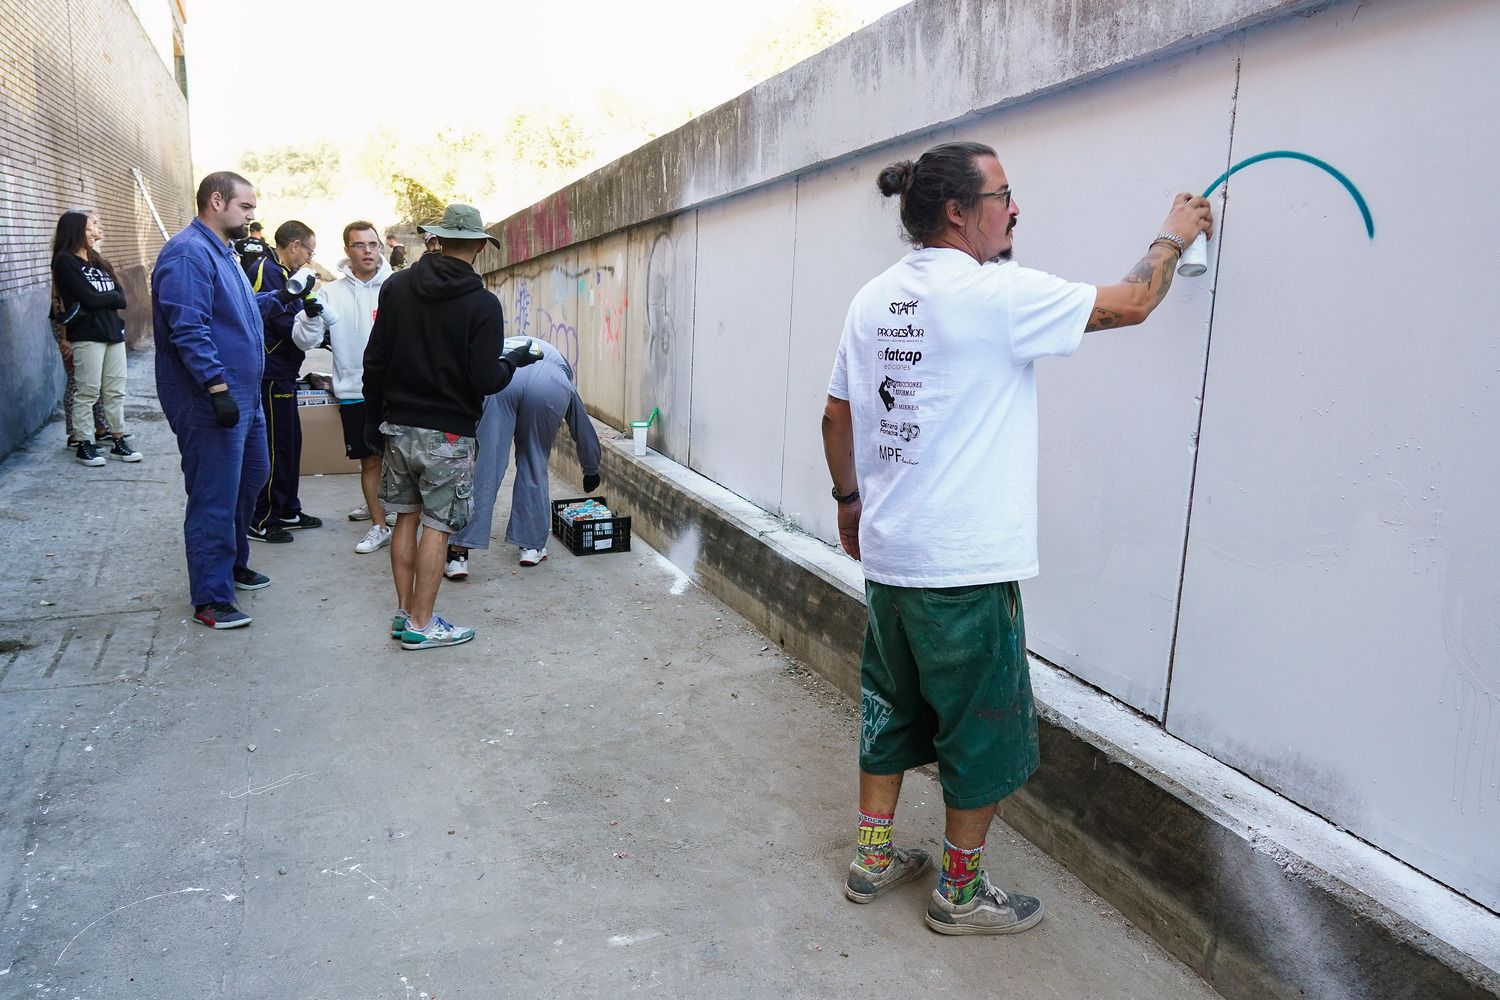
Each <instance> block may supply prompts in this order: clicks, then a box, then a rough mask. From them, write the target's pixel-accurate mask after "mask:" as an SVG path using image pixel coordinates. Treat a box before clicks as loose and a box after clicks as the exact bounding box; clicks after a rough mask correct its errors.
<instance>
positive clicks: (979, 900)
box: [927, 872, 1047, 934]
mask: <svg viewBox="0 0 1500 1000" xmlns="http://www.w3.org/2000/svg"><path fill="white" fill-rule="evenodd" d="M1046 915H1047V908H1046V907H1044V906H1043V905H1042V901H1041V900H1040V899H1037V898H1036V897H1035V896H1023V895H1021V894H1020V893H1019V892H1006V891H1004V890H1003V889H998V888H996V887H995V886H994V885H992V884H991V883H990V875H989V872H980V873H979V890H978V891H977V892H975V893H974V898H973V899H971V900H969V901H968V902H967V903H965V904H964V905H962V906H955V905H954V904H953V903H950V902H948V900H947V899H945V898H944V897H943V894H942V893H940V892H938V891H937V890H936V889H934V890H932V898H930V899H929V900H928V901H927V926H928V927H931V928H932V929H933V930H935V931H937V932H938V933H939V934H1019V933H1020V932H1021V931H1024V930H1027V929H1028V928H1031V927H1035V926H1036V925H1037V924H1039V923H1041V920H1042V917H1044V916H1046Z"/></svg>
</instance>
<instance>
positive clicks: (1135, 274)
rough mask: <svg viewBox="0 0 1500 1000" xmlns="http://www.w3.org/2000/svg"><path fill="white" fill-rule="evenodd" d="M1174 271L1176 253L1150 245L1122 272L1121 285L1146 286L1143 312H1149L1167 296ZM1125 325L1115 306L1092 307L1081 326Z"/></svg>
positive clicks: (1090, 329) (1107, 327) (1092, 328)
mask: <svg viewBox="0 0 1500 1000" xmlns="http://www.w3.org/2000/svg"><path fill="white" fill-rule="evenodd" d="M1176 270H1177V254H1175V253H1173V252H1172V251H1171V250H1168V249H1167V248H1166V247H1163V246H1155V245H1153V246H1152V247H1151V248H1150V249H1149V250H1147V251H1146V256H1144V257H1142V258H1141V259H1140V260H1139V261H1137V262H1136V265H1135V267H1133V268H1131V269H1130V273H1129V274H1127V275H1125V277H1124V278H1123V279H1122V280H1121V284H1125V285H1145V286H1146V292H1147V294H1148V296H1149V303H1148V304H1147V305H1146V312H1147V313H1150V312H1151V311H1152V310H1153V309H1155V308H1156V307H1157V306H1158V305H1160V304H1161V300H1162V299H1164V298H1166V297H1167V289H1169V288H1171V287H1172V275H1173V274H1175V273H1176ZM1138 322H1140V320H1139V319H1132V320H1129V323H1138ZM1126 325H1128V323H1127V320H1126V317H1125V314H1124V313H1122V312H1119V311H1117V310H1114V309H1104V308H1101V307H1099V306H1095V307H1094V312H1093V314H1092V315H1090V316H1089V321H1088V325H1087V326H1085V327H1084V331H1085V332H1086V333H1093V332H1094V331H1095V330H1110V329H1113V328H1115V327H1117V326H1126Z"/></svg>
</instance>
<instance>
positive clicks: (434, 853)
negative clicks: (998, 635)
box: [0, 355, 1215, 1000]
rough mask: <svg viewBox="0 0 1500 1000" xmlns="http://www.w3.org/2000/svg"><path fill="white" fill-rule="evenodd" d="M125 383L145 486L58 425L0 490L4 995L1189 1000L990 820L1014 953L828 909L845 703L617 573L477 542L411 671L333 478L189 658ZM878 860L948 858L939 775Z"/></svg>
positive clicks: (913, 802) (1179, 978)
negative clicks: (248, 590) (1028, 895)
mask: <svg viewBox="0 0 1500 1000" xmlns="http://www.w3.org/2000/svg"><path fill="white" fill-rule="evenodd" d="M150 360H151V359H150V357H149V355H135V356H133V357H132V359H131V379H132V396H131V399H130V407H129V414H130V416H131V419H132V420H133V423H134V427H135V430H136V434H137V441H138V446H139V447H140V448H141V449H142V451H144V452H145V454H146V460H145V461H144V462H142V463H141V464H138V465H124V464H122V463H118V462H111V463H110V464H109V465H108V466H106V467H104V468H101V469H89V468H84V467H82V466H79V465H77V464H76V463H75V462H73V461H72V458H71V455H70V454H69V453H67V452H65V451H64V449H63V448H62V440H63V437H64V433H63V429H62V424H61V422H60V421H54V422H53V423H52V424H51V425H49V426H48V427H46V428H44V429H43V431H42V432H41V433H40V434H38V435H37V436H36V437H35V438H33V439H32V441H31V442H30V443H29V444H28V445H27V446H26V447H25V448H23V449H22V450H21V451H19V452H17V453H16V454H14V455H12V456H11V457H10V458H9V459H7V460H6V461H5V462H4V463H3V464H0V538H3V540H4V541H3V545H0V570H3V573H0V609H3V612H4V614H3V618H0V621H3V624H0V996H3V997H33V996H34V997H49V996H55V997H70V998H71V997H79V998H87V997H99V998H105V997H107V998H131V997H164V998H207V997H214V998H219V997H224V998H228V997H236V998H238V997H268V998H269V997H275V998H289V997H297V998H302V997H306V998H336V997H337V998H374V997H390V998H397V1000H403V998H419V997H420V998H433V997H437V998H443V1000H448V998H459V997H465V998H467V997H474V998H489V997H554V996H558V997H561V996H567V997H617V996H625V995H632V994H642V995H656V996H663V997H709V996H737V997H860V996H866V995H881V996H912V995H922V996H996V995H1010V996H1019V997H1027V998H1046V997H1055V998H1094V997H1109V998H1130V997H1136V998H1150V1000H1170V998H1179V997H1181V998H1187V997H1212V996H1214V995H1215V994H1214V993H1213V992H1212V991H1211V990H1210V989H1209V988H1208V987H1207V986H1205V985H1204V984H1203V983H1202V982H1201V981H1200V980H1198V979H1197V978H1196V977H1195V976H1194V975H1193V974H1192V973H1191V972H1190V971H1188V970H1187V969H1186V968H1185V967H1184V966H1182V965H1181V964H1180V963H1178V962H1177V961H1176V960H1174V959H1173V958H1171V957H1169V956H1168V955H1167V954H1166V953H1165V952H1163V951H1162V950H1161V949H1160V948H1159V947H1158V946H1157V945H1156V944H1155V943H1154V942H1153V941H1152V940H1150V939H1149V938H1147V937H1146V936H1145V935H1143V934H1142V933H1140V932H1139V931H1137V930H1136V929H1135V928H1134V927H1132V926H1131V925H1130V924H1129V923H1128V922H1127V921H1126V920H1125V919H1124V918H1122V917H1121V916H1120V915H1119V914H1118V913H1117V912H1116V911H1115V910H1114V909H1113V908H1112V907H1110V906H1109V905H1108V904H1107V903H1104V902H1103V901H1101V900H1100V899H1099V898H1098V897H1097V896H1095V895H1094V894H1093V893H1092V892H1090V891H1089V890H1088V889H1087V888H1085V887H1084V886H1083V885H1082V884H1081V883H1079V882H1078V881H1077V880H1075V879H1074V878H1072V877H1071V876H1070V875H1069V874H1068V873H1067V872H1066V871H1064V870H1062V869H1060V868H1059V867H1058V866H1057V865H1055V864H1054V863H1053V862H1052V861H1050V860H1049V859H1048V858H1047V857H1046V856H1045V855H1043V854H1041V853H1040V852H1039V851H1038V850H1036V849H1035V848H1034V847H1032V846H1031V845H1030V844H1028V843H1027V842H1025V841H1024V840H1022V839H1020V838H1019V837H1017V836H1016V835H1015V834H1013V833H1012V832H1011V831H1009V830H1008V829H1007V828H1005V827H1004V826H1002V825H1000V824H997V825H996V827H995V829H994V831H993V832H992V834H991V838H990V846H989V851H988V853H987V857H986V861H987V865H988V867H989V868H990V870H991V872H992V873H993V875H994V876H995V880H996V882H997V883H999V884H1001V885H1003V886H1008V887H1014V888H1019V889H1022V890H1024V891H1027V892H1032V893H1035V894H1037V895H1040V896H1041V897H1043V898H1044V899H1045V900H1046V902H1047V905H1048V907H1049V911H1050V912H1049V915H1048V917H1047V919H1046V920H1045V921H1043V923H1042V924H1041V925H1040V926H1038V927H1037V928H1036V929H1034V930H1032V931H1029V932H1027V933H1025V934H1022V935H1019V936H1015V937H1003V938H990V939H982V938H970V939H958V938H947V937H942V936H940V935H937V934H934V933H932V932H930V931H929V930H928V929H927V928H926V927H925V925H924V924H923V923H922V914H923V911H924V907H925V905H926V903H925V899H926V895H927V893H928V892H929V890H930V889H931V882H930V881H926V880H924V881H923V882H922V883H920V884H911V885H908V886H905V887H903V888H902V889H900V890H897V891H896V892H895V893H894V894H893V895H892V896H891V897H889V898H882V899H880V900H878V901H876V902H875V903H872V904H869V905H867V906H856V905H854V904H852V903H849V902H847V901H846V900H845V899H844V898H843V896H842V894H841V892H840V884H841V880H842V878H843V872H844V870H845V867H846V865H847V862H848V859H849V857H850V856H851V853H852V850H853V833H854V827H853V820H854V798H853V795H854V777H855V764H854V755H855V735H856V713H855V708H854V706H852V705H851V704H850V703H849V702H848V701H847V700H845V699H844V698H843V697H842V696H841V695H838V694H836V693H833V692H832V691H831V690H830V689H828V688H827V687H825V686H824V685H823V684H822V682H821V681H818V680H817V679H815V678H813V677H812V676H811V675H809V674H807V673H806V672H805V671H803V670H802V669H800V668H799V666H798V665H797V664H796V663H794V662H791V661H789V660H787V659H786V658H785V657H783V656H782V655H780V653H779V650H778V648H777V647H775V646H774V645H772V644H771V643H770V642H769V641H768V640H766V639H765V638H763V637H762V636H760V635H759V634H757V633H755V632H754V631H753V630H751V629H750V628H749V627H748V626H747V625H746V624H745V623H744V622H743V620H741V619H739V618H738V617H737V616H735V615H734V614H733V613H732V612H730V611H729V610H727V609H726V608H725V607H724V606H723V605H721V604H720V603H718V602H717V601H716V600H715V599H713V598H712V597H710V596H709V595H707V594H706V593H704V592H702V591H700V590H698V589H696V588H695V587H693V586H691V585H690V584H689V583H688V582H687V580H686V579H685V578H684V577H682V576H681V574H680V573H678V572H677V571H676V570H674V569H673V568H672V567H671V566H670V564H668V563H667V562H666V561H665V560H664V559H663V558H662V557H660V556H658V555H657V554H656V553H654V552H653V551H651V550H650V549H649V548H648V547H647V546H646V545H644V544H643V543H641V542H640V541H638V540H637V542H636V544H635V546H634V548H633V551H631V552H629V553H624V554H616V555H599V556H592V557H588V558H576V557H573V556H571V555H570V554H568V553H567V552H566V551H565V550H563V549H562V548H561V547H560V545H558V544H553V545H552V546H551V547H550V550H551V558H550V559H549V560H548V561H547V562H546V563H544V564H543V565H542V566H540V567H538V568H536V569H529V570H522V569H520V568H519V567H518V566H517V565H516V563H515V550H513V549H510V548H507V547H505V546H504V545H503V544H502V543H500V542H499V541H498V540H497V541H496V543H495V544H496V547H495V548H494V549H491V550H490V552H489V553H487V554H486V553H476V555H475V557H474V560H473V570H474V572H473V575H472V576H471V578H470V580H469V582H467V583H462V584H460V583H452V582H448V583H445V584H444V586H443V590H442V593H441V594H440V597H439V610H440V613H442V614H444V615H445V616H446V617H448V618H450V619H451V620H454V621H458V622H461V623H465V624H472V625H475V626H477V627H478V629H479V637H478V638H477V639H476V640H475V641H474V642H472V643H470V644H468V645H467V646H464V647H461V648H456V649H449V650H437V651H431V652H423V653H408V652H403V651H402V650H401V649H399V647H398V646H397V645H396V644H395V643H393V642H391V640H390V639H389V638H388V635H387V632H386V628H387V626H388V624H389V620H390V612H391V610H392V606H393V604H394V598H393V596H392V589H391V584H390V574H389V562H388V559H387V557H386V553H385V551H382V552H380V553H378V554H375V555H369V556H360V555H356V554H355V553H354V552H353V545H354V543H355V541H356V540H358V538H359V537H360V535H361V534H362V532H363V530H364V528H365V527H366V525H363V524H351V523H350V522H348V521H347V520H345V518H344V514H345V512H347V511H348V510H349V509H350V508H352V507H354V506H355V505H356V504H357V503H358V502H359V498H358V485H357V482H356V481H355V480H354V478H353V477H348V476H337V477H318V478H309V479H304V480H303V483H302V487H303V490H302V496H303V502H304V506H305V508H306V509H307V510H308V511H309V512H310V513H313V514H317V515H319V516H321V517H323V518H324V519H325V521H326V526H325V527H324V528H322V529H317V530H312V531H303V532H299V533H297V538H296V541H295V542H294V543H292V544H290V545H260V544H257V545H256V546H255V548H254V549H253V552H252V556H253V565H254V566H255V567H256V568H257V569H259V570H261V571H263V572H265V573H267V574H269V575H270V576H271V577H272V579H273V580H274V585H273V586H271V587H270V588H268V589H266V590H263V591H260V592H258V593H254V594H249V595H242V596H244V598H245V599H244V601H243V605H242V606H243V607H244V609H245V610H246V611H248V612H249V613H250V614H252V615H253V616H254V617H255V624H254V625H253V626H251V627H250V628H248V629H243V630H239V631H234V632H221V633H215V632H211V631H209V630H207V629H205V628H203V627H202V626H200V625H198V624H197V623H195V622H193V621H192V619H191V617H190V615H191V610H192V609H191V608H190V607H189V606H188V604H187V600H186V572H185V563H184V559H183V554H182V535H181V523H182V508H183V494H182V486H181V476H180V473H179V470H178V466H177V460H176V453H175V446H174V440H173V438H172V435H171V433H170V432H169V430H168V429H167V427H166V425H165V423H164V422H162V421H161V419H160V412H159V411H158V410H157V409H156V406H155V400H154V398H153V397H152V396H151V389H150V386H151V381H152V380H151V373H150ZM576 488H577V487H576V485H574V484H569V483H564V482H559V483H556V484H554V495H568V494H570V493H571V492H572V491H574V490H575V489H576ZM608 491H609V484H608V483H607V482H606V483H605V484H604V486H603V487H602V489H601V492H604V493H605V494H607V493H608ZM506 496H507V494H506V493H504V492H503V493H502V501H501V504H500V508H499V511H498V516H497V519H496V533H497V534H499V535H503V533H504V512H505V510H506V508H507V503H506ZM627 513H628V512H627ZM896 830H897V837H898V840H901V841H905V842H913V843H919V844H922V845H925V846H927V847H928V848H935V847H936V846H937V845H938V844H940V843H941V834H942V803H941V796H940V795H939V792H938V789H937V786H936V784H935V782H934V781H933V780H932V779H931V778H930V777H929V776H927V775H925V774H920V773H918V774H913V775H911V776H909V777H908V779H907V791H906V794H905V796H904V798H903V801H902V805H901V809H900V813H899V815H898V817H897V827H896Z"/></svg>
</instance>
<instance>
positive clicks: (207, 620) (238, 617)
mask: <svg viewBox="0 0 1500 1000" xmlns="http://www.w3.org/2000/svg"><path fill="white" fill-rule="evenodd" d="M193 617H194V618H196V619H197V620H198V621H200V622H202V623H203V624H205V625H207V626H208V627H209V628H211V629H226V628H240V627H242V626H245V625H249V624H250V616H249V615H247V614H245V612H243V611H241V610H240V609H239V608H237V607H235V606H234V605H233V604H226V603H225V602H223V601H214V602H213V603H212V604H200V605H198V606H197V607H196V608H194V609H193Z"/></svg>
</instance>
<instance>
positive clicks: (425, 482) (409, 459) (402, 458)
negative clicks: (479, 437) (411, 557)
mask: <svg viewBox="0 0 1500 1000" xmlns="http://www.w3.org/2000/svg"><path fill="white" fill-rule="evenodd" d="M380 432H381V433H382V434H384V435H385V454H384V455H382V456H381V461H380V502H381V503H383V504H385V509H386V510H389V511H394V512H396V513H397V514H414V513H416V512H417V511H421V512H422V523H423V524H424V525H426V526H427V527H429V528H433V529H435V530H437V531H446V532H448V534H450V535H454V534H457V533H458V532H460V531H462V530H463V528H464V525H466V524H468V523H469V518H470V517H471V516H472V515H473V513H474V455H475V453H476V452H477V451H478V445H477V443H476V442H475V440H474V439H473V438H471V437H461V436H459V435H457V434H448V433H445V432H444V431H435V430H432V429H430V428H427V427H407V426H406V425H404V424H391V423H384V424H381V425H380Z"/></svg>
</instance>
